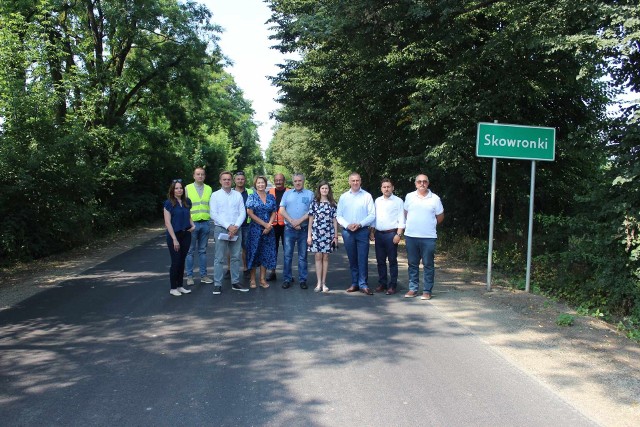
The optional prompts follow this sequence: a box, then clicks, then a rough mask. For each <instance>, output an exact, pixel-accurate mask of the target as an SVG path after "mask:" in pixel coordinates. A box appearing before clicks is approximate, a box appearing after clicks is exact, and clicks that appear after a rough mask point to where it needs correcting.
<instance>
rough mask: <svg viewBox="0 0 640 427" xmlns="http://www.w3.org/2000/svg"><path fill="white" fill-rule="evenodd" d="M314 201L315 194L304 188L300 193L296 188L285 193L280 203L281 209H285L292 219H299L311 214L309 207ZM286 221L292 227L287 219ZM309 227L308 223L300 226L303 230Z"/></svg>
mask: <svg viewBox="0 0 640 427" xmlns="http://www.w3.org/2000/svg"><path fill="white" fill-rule="evenodd" d="M312 201H313V192H312V191H311V190H307V189H306V188H303V189H301V190H300V191H298V190H296V189H295V188H294V189H291V190H289V191H287V192H286V193H284V195H283V196H282V200H281V201H280V208H281V209H282V208H284V209H285V210H286V211H287V215H288V216H289V217H290V218H292V219H299V218H302V217H303V216H305V215H308V214H309V206H311V202H312ZM284 221H285V222H286V223H287V225H291V224H290V223H289V221H288V220H287V219H286V217H285V220H284ZM307 225H308V223H302V224H300V226H301V227H303V228H304V227H306V226H307Z"/></svg>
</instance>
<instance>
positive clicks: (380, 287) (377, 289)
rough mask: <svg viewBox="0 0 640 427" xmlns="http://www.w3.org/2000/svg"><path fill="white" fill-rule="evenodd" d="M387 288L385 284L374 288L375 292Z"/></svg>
mask: <svg viewBox="0 0 640 427" xmlns="http://www.w3.org/2000/svg"><path fill="white" fill-rule="evenodd" d="M386 290H387V287H386V286H385V285H380V286H378V287H377V288H376V292H377V293H381V292H384V291H386Z"/></svg>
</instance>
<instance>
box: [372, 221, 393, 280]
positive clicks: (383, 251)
mask: <svg viewBox="0 0 640 427" xmlns="http://www.w3.org/2000/svg"><path fill="white" fill-rule="evenodd" d="M395 235H396V233H381V232H380V231H378V230H376V262H377V263H378V283H379V284H381V285H382V286H387V287H389V288H395V287H396V286H398V245H394V244H393V238H394V236H395ZM387 259H389V276H390V277H389V278H387Z"/></svg>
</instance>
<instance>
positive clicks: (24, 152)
mask: <svg viewBox="0 0 640 427" xmlns="http://www.w3.org/2000/svg"><path fill="white" fill-rule="evenodd" d="M219 32H220V28H219V27H217V26H216V25H214V24H213V23H211V13H210V12H209V10H207V9H206V8H205V7H204V6H202V5H200V4H198V3H196V2H192V1H187V2H184V1H177V0H162V1H156V0H81V1H69V0H38V1H26V0H16V1H4V0H3V1H1V2H0V64H2V67H0V182H2V184H4V185H3V188H5V191H3V192H2V193H1V194H0V218H1V219H0V230H1V231H0V256H1V257H2V258H3V259H17V258H29V257H38V256H42V255H46V254H48V253H52V252H56V251H59V250H62V249H64V248H68V247H71V246H73V245H74V244H77V243H78V242H81V241H83V240H85V239H86V238H88V237H90V236H91V235H92V234H94V233H96V232H104V231H109V230H113V229H120V228H123V227H127V226H129V225H132V224H133V223H135V222H136V221H139V220H152V219H156V218H159V212H160V207H159V206H160V203H159V202H160V201H161V199H162V198H163V194H164V193H165V192H166V189H167V187H168V184H169V182H170V181H171V179H172V178H175V177H184V178H188V177H190V176H191V173H192V170H193V167H195V166H204V167H206V168H207V169H208V170H209V171H210V178H211V177H213V179H214V180H215V179H216V178H217V172H218V171H219V170H221V169H224V168H250V167H257V166H259V165H260V164H261V163H262V158H261V155H260V150H259V147H258V145H257V141H258V135H257V126H256V124H255V122H254V121H253V115H254V112H253V109H252V107H251V105H250V103H249V102H248V101H247V100H245V99H244V97H243V93H242V91H241V90H240V89H239V88H238V86H237V85H236V83H235V82H234V80H233V77H232V76H230V75H229V74H228V73H227V72H226V71H224V69H223V67H224V65H225V64H226V60H225V58H224V56H223V53H222V52H221V50H220V48H219V46H218V44H217V40H218V34H219Z"/></svg>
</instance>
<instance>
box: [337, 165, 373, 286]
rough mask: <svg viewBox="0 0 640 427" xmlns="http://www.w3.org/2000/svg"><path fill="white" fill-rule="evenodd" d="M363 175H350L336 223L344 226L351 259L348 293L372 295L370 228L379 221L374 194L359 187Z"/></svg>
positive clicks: (343, 236)
mask: <svg viewBox="0 0 640 427" xmlns="http://www.w3.org/2000/svg"><path fill="white" fill-rule="evenodd" d="M361 183H362V179H361V178H360V174H359V173H357V172H352V173H351V175H349V187H350V190H349V191H347V192H346V193H344V194H342V196H340V200H339V201H338V210H337V213H336V214H337V220H338V224H340V225H341V226H342V239H343V240H344V247H345V249H346V251H347V257H348V258H349V269H350V270H351V286H350V287H349V289H347V292H356V291H358V290H360V291H361V292H363V293H365V294H367V295H373V292H371V289H369V284H368V283H367V280H368V274H369V270H368V264H369V239H368V237H369V232H368V228H369V226H370V225H371V224H372V223H373V221H374V220H375V218H376V208H375V205H374V203H373V197H371V194H369V193H368V192H366V191H364V190H363V189H362V188H360V185H361Z"/></svg>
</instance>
